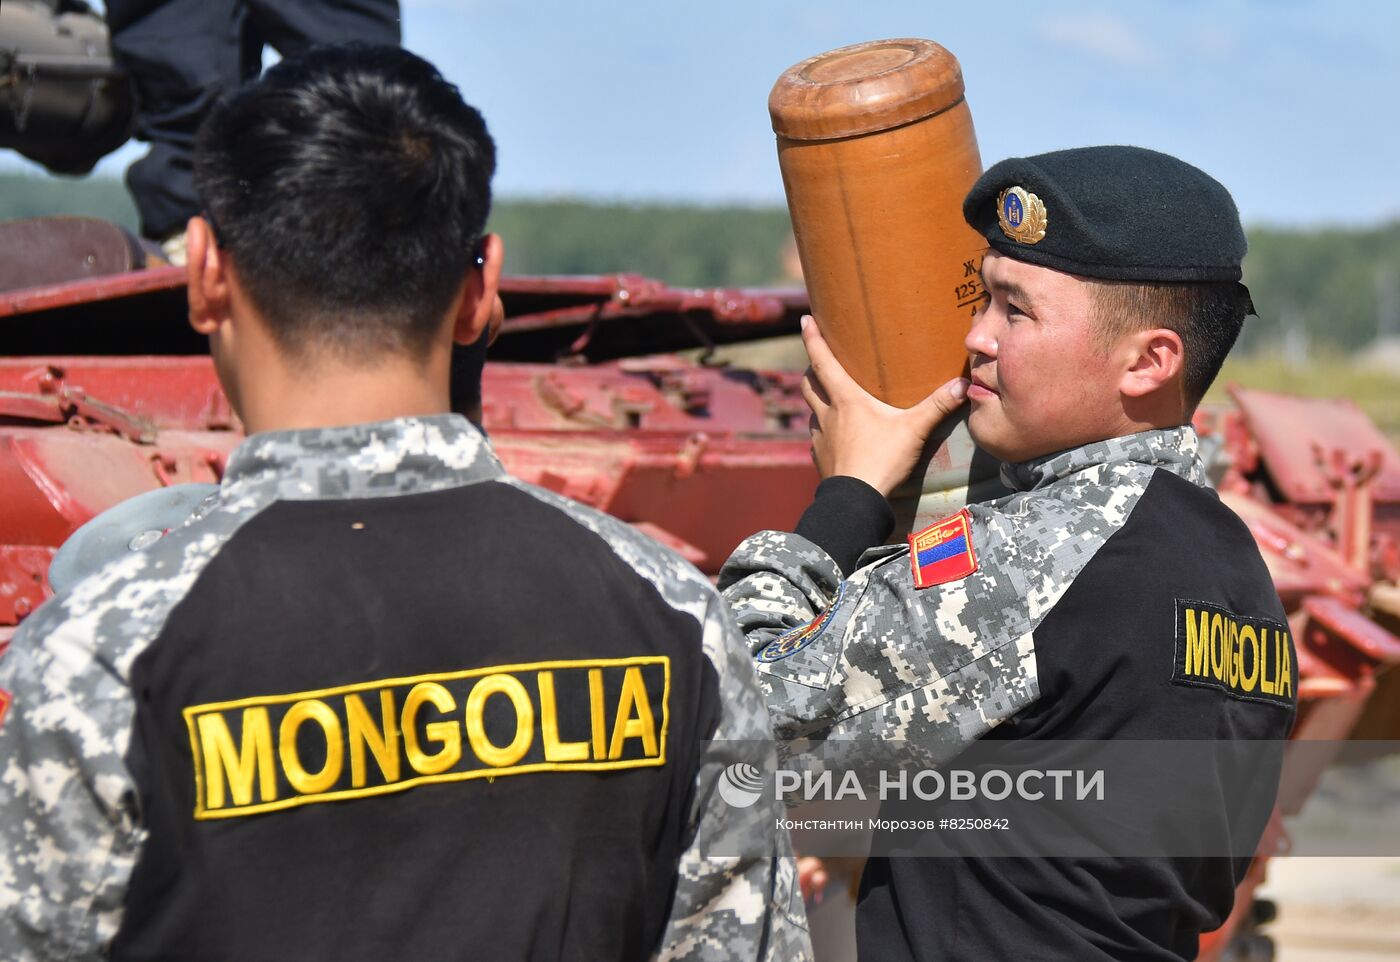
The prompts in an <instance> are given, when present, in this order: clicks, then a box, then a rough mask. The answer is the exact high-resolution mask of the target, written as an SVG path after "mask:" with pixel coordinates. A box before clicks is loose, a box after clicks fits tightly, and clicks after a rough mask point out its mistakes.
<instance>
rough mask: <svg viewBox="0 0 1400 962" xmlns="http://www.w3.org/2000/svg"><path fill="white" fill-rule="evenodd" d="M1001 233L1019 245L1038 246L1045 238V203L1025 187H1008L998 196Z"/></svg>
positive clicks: (1046, 220) (1046, 219)
mask: <svg viewBox="0 0 1400 962" xmlns="http://www.w3.org/2000/svg"><path fill="white" fill-rule="evenodd" d="M997 220H999V221H1000V222H1001V232H1002V233H1003V234H1005V235H1006V236H1007V237H1010V238H1011V239H1012V240H1014V241H1015V242H1016V243H1018V244H1038V243H1040V241H1041V240H1042V239H1044V237H1045V225H1046V224H1047V223H1048V222H1049V218H1048V217H1047V216H1046V214H1045V203H1044V202H1043V201H1042V200H1041V199H1040V198H1039V197H1037V196H1035V194H1032V193H1031V192H1030V191H1028V190H1026V189H1025V188H1024V187H1008V188H1006V190H1004V191H1002V192H1001V193H1000V194H999V195H998V196H997Z"/></svg>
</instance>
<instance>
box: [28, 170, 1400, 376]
mask: <svg viewBox="0 0 1400 962" xmlns="http://www.w3.org/2000/svg"><path fill="white" fill-rule="evenodd" d="M46 214H82V215H87V216H94V217H103V218H106V219H108V220H113V221H116V222H117V223H120V224H123V225H125V226H127V227H128V228H131V229H133V230H135V228H136V212H135V209H134V207H133V206H132V204H131V200H130V198H129V197H128V196H127V193H126V191H125V190H124V189H123V187H122V185H121V183H120V182H119V181H116V180H112V179H105V178H88V179H86V180H68V179H57V178H45V177H39V176H31V175H27V174H0V220H11V219H14V218H17V217H32V216H38V215H46ZM490 226H491V229H492V230H495V231H498V232H499V233H500V234H501V235H502V236H503V237H504V238H505V240H506V250H507V258H506V270H507V271H508V272H510V273H516V274H610V273H618V272H628V273H637V274H644V275H647V276H649V277H655V278H658V279H660V280H663V281H666V282H667V283H670V284H673V285H676V286H682V287H689V286H700V287H709V286H722V287H745V286H760V285H771V284H792V283H795V277H794V273H793V264H792V260H793V258H792V252H791V239H790V237H791V235H790V229H789V224H788V218H787V211H786V210H784V209H783V208H781V207H743V206H730V207H711V206H705V207H701V206H692V205H682V204H628V203H607V202H600V201H591V200H577V199H568V198H561V199H546V200H541V199H517V198H503V199H499V200H498V201H497V202H496V204H495V207H494V209H493V211H492V215H491V225H490ZM1248 234H1249V244H1250V252H1249V256H1248V258H1247V259H1246V262H1245V283H1247V284H1248V285H1249V286H1250V289H1251V291H1252V293H1253V295H1254V301H1255V306H1256V307H1257V309H1258V312H1259V318H1258V319H1255V320H1251V321H1250V323H1249V324H1247V325H1246V328H1245V332H1244V334H1243V336H1242V342H1241V347H1242V348H1243V349H1244V350H1245V351H1255V352H1259V351H1267V350H1270V349H1275V348H1290V347H1291V349H1292V350H1294V351H1295V352H1296V351H1298V350H1300V349H1303V350H1305V349H1306V347H1307V346H1308V345H1327V346H1330V347H1332V348H1335V349H1339V350H1343V351H1351V350H1356V349H1358V348H1361V347H1363V346H1365V345H1366V344H1369V343H1370V342H1372V341H1373V340H1375V339H1376V338H1377V337H1378V336H1400V222H1396V223H1392V224H1388V225H1385V226H1381V227H1368V228H1355V229H1352V228H1328V229H1316V230H1293V229H1288V230H1285V229H1278V228H1271V227H1262V226H1256V227H1254V228H1251V229H1249V231H1248ZM0 256H3V254H0Z"/></svg>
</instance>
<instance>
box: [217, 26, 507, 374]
mask: <svg viewBox="0 0 1400 962" xmlns="http://www.w3.org/2000/svg"><path fill="white" fill-rule="evenodd" d="M495 153H496V152H495V145H494V144H493V143H492V141H491V137H490V134H488V133H487V130H486V123H485V121H484V120H482V117H481V114H480V113H478V112H477V111H476V110H475V109H474V108H472V107H471V106H469V105H468V104H466V103H465V102H464V101H463V100H462V97H461V94H460V93H459V92H458V91H457V88H456V87H455V86H453V85H452V84H450V83H448V82H447V81H446V80H444V79H443V77H442V75H441V74H439V73H438V71H437V69H436V68H434V67H433V66H432V64H430V63H428V62H427V61H425V60H423V59H422V58H420V57H417V56H415V55H413V54H411V53H409V52H408V51H406V50H403V49H400V48H398V47H390V46H376V45H368V44H344V45H335V46H320V47H313V48H311V49H310V50H308V51H307V52H306V53H304V54H302V55H301V56H298V57H295V58H292V59H288V60H284V61H282V62H281V63H279V64H277V65H276V66H274V67H272V68H271V69H269V70H268V71H267V73H266V74H264V75H263V77H262V78H261V79H259V80H257V81H254V82H253V83H251V84H249V85H247V86H245V87H243V88H242V89H241V90H239V91H238V92H237V93H236V94H234V95H233V97H231V98H230V99H229V100H227V101H226V102H224V103H222V104H220V105H219V106H218V107H217V108H216V109H215V110H214V111H213V113H212V114H211V115H210V117H209V118H208V119H207V120H206V121H205V123H204V125H203V126H202V127H201V128H200V130H199V134H198V136H197V137H196V143H195V154H194V168H195V171H194V176H195V187H196V189H197V190H198V192H199V196H200V199H201V202H202V203H203V204H204V208H205V211H206V216H207V217H208V219H209V220H210V222H211V225H212V226H213V228H214V232H215V236H216V237H217V239H218V243H219V244H220V246H221V247H224V248H226V249H227V250H228V251H229V253H230V254H231V255H232V258H233V261H234V265H235V267H236V269H237V271H238V278H239V280H240V282H241V283H242V285H243V287H244V289H245V290H246V291H247V293H248V296H249V297H250V298H251V300H252V302H253V304H254V306H255V307H256V308H257V309H258V311H259V313H260V314H261V315H262V317H263V318H264V320H265V321H266V322H267V324H268V326H269V327H270V329H271V332H272V334H273V336H274V337H275V338H276V340H277V343H278V346H279V347H281V348H282V349H283V350H285V351H287V352H288V353H290V354H292V355H294V356H306V355H308V354H309V353H311V352H320V351H322V350H330V351H333V352H335V353H336V354H338V355H339V356H340V357H342V358H343V359H345V360H348V361H351V362H362V363H373V362H374V361H375V360H376V359H378V358H380V357H382V356H383V354H384V352H386V351H387V352H396V353H406V354H409V355H411V356H413V357H415V358H418V359H421V358H422V357H423V356H424V355H425V353H426V351H427V348H428V345H429V344H430V343H431V341H432V339H433V337H434V335H435V334H436V333H437V332H438V331H440V330H441V325H442V324H443V323H444V319H445V316H446V314H447V312H448V310H449V309H450V308H451V306H452V302H453V299H454V297H455V295H456V293H457V290H458V288H459V286H460V284H461V282H462V278H463V277H464V276H465V275H466V271H467V270H468V268H469V267H471V266H472V265H473V264H474V262H475V259H476V249H477V244H478V241H479V239H480V237H481V235H482V232H483V231H484V230H485V226H486V219H487V216H488V214H489V213H490V208H491V176H492V174H493V173H494V172H495V166H496V156H495Z"/></svg>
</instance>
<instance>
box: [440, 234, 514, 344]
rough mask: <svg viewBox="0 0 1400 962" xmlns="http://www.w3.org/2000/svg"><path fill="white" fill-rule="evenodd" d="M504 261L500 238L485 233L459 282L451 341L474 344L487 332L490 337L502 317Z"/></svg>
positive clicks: (502, 245)
mask: <svg viewBox="0 0 1400 962" xmlns="http://www.w3.org/2000/svg"><path fill="white" fill-rule="evenodd" d="M504 261H505V245H504V244H503V243H502V242H501V238H500V235H498V234H487V235H486V236H485V237H483V238H482V239H481V246H480V247H478V248H477V259H476V261H475V262H474V263H473V264H472V265H471V266H470V267H468V268H467V276H466V277H465V278H464V280H463V292H462V301H461V305H460V307H459V308H458V310H457V317H456V319H455V321H454V323H453V328H452V339H453V340H454V341H456V342H457V343H458V344H475V343H476V342H477V340H478V339H479V338H480V337H481V335H482V334H483V333H486V332H487V330H488V329H489V330H491V332H492V334H491V336H492V337H493V338H494V336H495V329H497V328H499V327H500V324H501V320H502V319H504V317H505V309H504V307H503V306H502V305H501V299H500V296H499V294H500V286H501V265H502V263H503V262H504Z"/></svg>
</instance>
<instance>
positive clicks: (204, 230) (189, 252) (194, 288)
mask: <svg viewBox="0 0 1400 962" xmlns="http://www.w3.org/2000/svg"><path fill="white" fill-rule="evenodd" d="M185 256H186V260H185V292H186V299H187V300H188V303H189V309H190V327H192V328H194V329H195V330H196V331H198V332H199V333H200V334H204V335H206V336H207V335H210V334H213V333H214V332H215V331H217V330H218V328H219V325H220V324H222V323H223V322H224V321H225V320H227V319H228V314H229V283H228V264H227V263H226V253H225V252H224V251H222V250H220V249H219V245H218V244H217V243H216V242H215V240H214V231H213V229H212V228H211V227H210V226H209V222H208V221H206V220H205V219H204V218H203V217H191V218H190V222H189V224H188V225H187V226H186V228H185Z"/></svg>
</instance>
